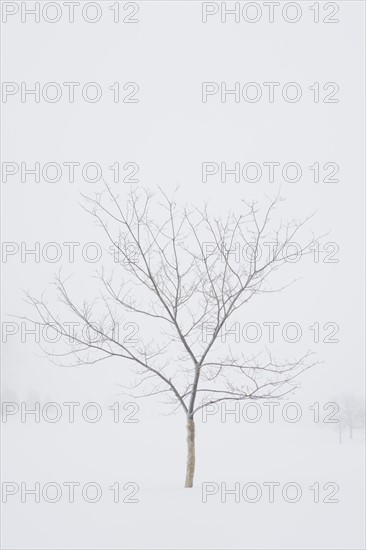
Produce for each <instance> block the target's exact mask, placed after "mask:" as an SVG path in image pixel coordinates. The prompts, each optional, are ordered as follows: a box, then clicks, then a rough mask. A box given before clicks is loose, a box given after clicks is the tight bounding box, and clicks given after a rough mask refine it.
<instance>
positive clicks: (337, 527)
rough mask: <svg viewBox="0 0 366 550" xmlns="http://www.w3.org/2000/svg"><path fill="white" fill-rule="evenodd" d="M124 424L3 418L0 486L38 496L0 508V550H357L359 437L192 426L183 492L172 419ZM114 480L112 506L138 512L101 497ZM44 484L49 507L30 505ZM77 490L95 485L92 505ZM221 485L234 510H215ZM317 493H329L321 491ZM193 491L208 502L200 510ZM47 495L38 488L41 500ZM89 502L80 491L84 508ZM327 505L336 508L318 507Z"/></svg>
mask: <svg viewBox="0 0 366 550" xmlns="http://www.w3.org/2000/svg"><path fill="white" fill-rule="evenodd" d="M109 412H111V411H109ZM136 416H138V417H139V422H138V423H122V424H117V423H116V424H115V423H113V422H111V421H110V417H109V416H107V415H106V416H105V417H103V419H102V420H101V421H100V422H98V423H96V424H88V423H84V422H83V424H81V423H80V419H79V421H77V420H76V421H75V423H74V424H72V425H70V424H67V423H63V422H62V420H61V421H60V422H59V423H57V424H47V423H45V422H42V421H41V422H40V423H39V424H35V423H33V422H31V421H29V422H28V423H25V424H22V423H20V422H18V421H16V419H15V417H14V418H13V419H11V420H10V421H8V422H7V423H6V424H3V443H4V445H5V447H6V448H7V451H6V452H4V453H3V476H2V477H3V481H5V480H6V481H13V482H17V483H18V484H19V485H20V482H21V481H24V482H26V484H27V488H32V486H33V487H34V483H35V482H36V481H39V482H40V487H41V498H40V502H39V503H35V502H34V496H32V495H26V502H24V503H22V502H21V490H20V488H19V492H18V493H17V494H15V495H10V496H9V497H8V502H7V503H6V504H3V524H4V528H3V533H2V537H3V540H2V544H3V548H7V549H19V548H22V549H23V548H27V549H34V550H36V549H37V550H38V549H49V548H57V549H100V550H102V549H107V548H110V549H117V548H118V549H140V548H151V549H168V548H172V549H173V548H174V549H185V548H189V549H198V548H199V549H211V548H212V549H225V548H227V549H229V548H230V549H231V548H232V549H239V548H240V549H290V548H292V549H294V548H296V549H314V550H315V549H329V550H335V549H342V550H351V549H352V550H353V549H361V548H364V546H363V532H362V524H363V520H362V518H363V517H364V516H363V514H364V485H363V483H362V477H363V474H362V472H363V460H364V456H363V445H364V440H363V436H361V434H360V433H357V434H355V436H354V439H353V440H349V439H347V436H345V439H344V442H343V443H342V445H340V444H339V442H338V438H337V433H336V432H334V431H332V430H328V429H321V428H320V427H319V425H312V424H311V423H310V424H309V423H305V424H306V425H303V424H304V423H302V422H300V424H301V425H300V424H299V423H297V424H290V423H284V422H274V423H273V424H268V422H262V421H260V422H258V423H256V424H250V423H248V422H245V421H243V422H239V423H235V422H234V421H233V419H230V417H229V416H228V417H227V422H226V423H221V422H219V419H217V418H216V417H215V418H214V417H213V418H208V419H207V422H206V423H202V422H199V423H198V426H197V447H198V450H197V472H196V480H195V487H194V488H193V489H184V488H183V480H184V470H185V431H184V428H185V427H184V422H183V420H184V419H183V417H181V418H180V417H179V416H178V415H176V416H169V417H164V416H157V417H154V418H152V417H151V416H152V415H151V414H150V413H148V411H146V415H145V411H144V407H142V406H140V411H139V412H138V415H136ZM148 416H150V418H148ZM81 426H82V428H81ZM71 481H74V482H79V483H80V486H79V488H78V487H76V488H75V501H74V502H73V503H70V502H68V500H69V493H68V488H67V487H66V486H63V485H62V484H63V483H64V482H71ZM117 481H118V482H119V483H120V487H121V492H120V500H122V501H123V500H134V499H136V500H138V502H119V503H115V502H114V496H115V492H113V491H112V490H111V489H109V487H111V486H112V485H113V484H114V483H115V482H117ZM49 482H56V483H58V484H59V485H60V486H61V487H62V495H61V498H60V499H59V501H58V502H55V503H51V502H47V501H45V499H44V498H43V497H42V488H43V487H44V485H45V484H46V483H49ZM88 482H95V483H98V485H99V486H100V488H101V491H102V494H101V498H100V499H99V501H98V502H95V503H91V502H85V501H84V500H83V498H82V495H81V490H80V488H81V487H83V486H84V485H85V484H86V483H88ZM128 482H131V483H134V484H137V485H138V492H136V494H134V495H133V494H132V493H135V490H136V489H137V487H136V486H135V485H134V486H127V487H126V489H123V486H124V485H125V484H126V483H128ZM268 482H277V483H279V484H280V485H277V486H275V487H274V497H273V500H274V502H270V498H269V496H270V495H269V487H268ZM290 482H292V483H296V484H297V485H298V487H300V488H301V489H300V490H301V496H300V498H299V500H298V501H297V502H288V501H286V499H284V498H283V496H282V490H283V487H284V486H285V485H286V484H287V483H290ZM204 483H210V486H209V487H208V488H207V486H204ZM221 483H226V484H227V485H226V487H227V489H233V488H234V487H235V483H240V495H239V498H240V500H239V502H235V495H234V494H227V500H226V502H222V500H223V499H222V496H223V495H222V492H221V489H220V484H221ZM247 483H256V484H257V486H259V487H260V488H261V489H260V490H261V491H262V494H261V495H260V494H259V493H258V492H257V493H256V489H255V487H257V486H252V487H251V488H248V492H247V493H245V492H244V494H245V497H243V487H244V486H245V485H246V484H247ZM264 483H267V485H263V484H264ZM315 483H319V502H314V500H315V499H316V497H315V488H313V489H312V490H311V489H309V487H310V486H313V487H314V484H315ZM326 483H331V484H332V485H331V486H328V487H327V488H326V489H324V485H325V484H326ZM334 484H336V485H337V486H338V487H339V489H338V490H335V487H336V485H334ZM215 489H216V491H215ZM294 491H296V492H297V491H298V489H296V490H295V489H294V488H291V487H290V488H289V490H288V493H287V500H291V499H294V500H296V492H294ZM335 491H336V492H335ZM205 492H209V493H210V492H212V493H214V494H207V497H206V502H203V501H202V500H204V498H203V496H204V494H206V493H205ZM55 495H56V492H55V490H54V489H52V488H50V489H49V492H48V493H47V499H49V500H51V499H52V498H53V497H54V496H55ZM94 495H96V493H94V492H93V488H91V489H90V490H89V492H88V498H90V499H93V498H94ZM129 495H130V496H129ZM297 496H299V493H297ZM327 497H328V499H329V500H336V501H338V502H324V500H327ZM237 499H238V496H237ZM250 500H257V502H250Z"/></svg>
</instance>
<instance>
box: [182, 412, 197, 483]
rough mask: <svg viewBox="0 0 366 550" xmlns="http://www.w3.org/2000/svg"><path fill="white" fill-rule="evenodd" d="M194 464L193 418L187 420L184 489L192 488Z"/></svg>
mask: <svg viewBox="0 0 366 550" xmlns="http://www.w3.org/2000/svg"><path fill="white" fill-rule="evenodd" d="M195 464H196V449H195V425H194V420H193V418H188V420H187V470H186V482H185V485H184V487H185V488H191V487H193V477H194V468H195Z"/></svg>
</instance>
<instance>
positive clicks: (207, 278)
mask: <svg viewBox="0 0 366 550" xmlns="http://www.w3.org/2000/svg"><path fill="white" fill-rule="evenodd" d="M84 199H85V201H86V202H85V205H84V208H85V209H86V210H87V211H88V212H89V213H90V214H91V215H92V216H93V217H94V219H95V220H96V222H97V224H98V225H99V226H100V227H101V228H102V229H103V231H104V233H105V235H106V237H107V239H108V240H109V242H110V243H111V246H112V252H111V253H112V254H113V255H114V259H115V262H116V265H115V269H114V270H112V272H111V273H109V274H106V272H105V271H104V269H102V271H101V272H99V273H98V277H99V279H100V283H101V288H102V291H101V295H100V298H98V299H95V300H93V301H92V302H87V301H82V303H81V304H80V303H78V302H77V301H76V300H75V299H73V298H72V297H71V295H70V292H69V290H68V289H67V288H66V280H64V279H63V278H62V277H61V275H59V276H57V277H56V281H55V285H56V287H57V295H58V300H59V302H60V303H61V304H63V306H62V307H64V306H66V308H67V311H68V313H69V315H70V312H71V313H72V315H73V316H74V317H75V319H76V320H77V321H79V322H80V323H81V324H82V325H84V326H85V327H87V331H85V330H82V331H81V330H79V329H77V330H75V331H74V333H73V335H72V338H71V339H70V333H69V331H67V330H66V328H65V326H64V325H63V323H62V317H61V316H60V308H58V310H57V312H55V311H54V308H51V307H50V305H49V304H48V303H47V301H46V300H45V299H44V298H43V297H42V298H41V299H37V298H34V297H32V296H31V295H29V294H28V299H29V302H30V303H31V304H32V305H33V306H34V307H35V308H36V310H37V311H38V314H39V318H40V320H41V323H42V324H43V325H44V326H46V327H51V326H52V327H53V329H54V330H56V332H57V333H58V334H59V335H60V336H61V337H63V339H64V341H65V343H66V344H67V345H68V346H69V348H68V350H67V351H66V352H64V353H62V354H60V353H55V352H54V351H53V352H50V351H49V350H46V351H47V353H48V355H49V356H50V357H51V359H52V358H56V359H54V360H55V361H56V362H57V363H58V364H60V365H63V366H66V365H67V366H76V365H88V364H95V363H97V362H99V361H104V360H105V359H107V358H112V357H114V358H119V359H123V360H125V361H126V362H129V363H131V364H133V365H135V367H136V372H137V375H138V381H137V383H136V384H134V385H133V387H132V388H130V389H129V391H133V395H134V397H146V396H151V395H159V396H162V397H163V400H164V402H167V403H168V404H170V405H171V406H172V411H171V412H174V411H175V410H177V409H181V410H182V411H183V412H184V414H185V416H186V419H187V442H188V453H187V468H186V479H185V487H192V486H193V477H194V471H195V422H194V417H195V414H196V413H197V412H198V411H200V410H202V409H203V408H204V407H207V406H208V405H211V404H215V403H219V402H222V401H230V400H231V401H241V400H249V399H252V400H254V399H263V398H265V399H269V398H274V399H278V398H281V397H283V396H285V395H286V394H287V393H289V392H291V391H293V389H294V387H295V386H296V382H297V379H298V377H299V375H300V374H301V373H302V372H303V371H304V370H306V369H308V368H310V367H311V366H312V365H313V364H315V362H314V360H313V357H312V353H311V352H307V353H306V354H305V355H303V356H302V357H300V358H297V359H289V360H286V361H282V362H278V361H276V360H275V359H274V358H273V357H272V356H271V354H270V353H268V352H267V354H266V357H265V358H264V359H263V358H262V357H261V355H256V356H254V357H247V356H244V355H239V354H237V353H235V352H233V351H232V350H231V349H229V352H227V351H225V354H224V356H221V355H220V353H219V351H220V349H218V348H220V347H221V348H222V346H218V344H219V338H218V337H219V335H220V332H221V331H222V329H223V327H224V325H225V323H226V322H227V321H228V320H229V319H232V318H233V317H234V315H235V313H236V312H237V311H238V310H239V309H241V308H243V307H244V306H245V304H246V303H247V302H248V301H249V300H251V299H252V298H254V297H255V296H256V295H260V294H264V293H268V292H275V291H277V290H282V289H283V288H286V286H288V285H285V286H282V287H281V286H279V287H278V286H277V287H275V288H274V287H273V286H270V284H269V283H270V282H271V283H272V285H273V280H275V273H276V272H277V270H278V269H279V268H280V267H282V266H285V265H286V264H287V265H289V262H290V261H291V260H293V259H294V254H297V255H300V256H303V255H306V254H307V253H309V252H310V251H311V245H312V244H314V242H315V239H314V237H313V236H312V237H311V238H310V237H309V239H308V240H307V241H306V242H305V243H303V244H302V245H299V244H297V246H296V247H295V253H294V246H293V243H294V242H295V239H296V240H297V239H298V237H299V238H300V232H301V231H300V230H302V229H303V226H304V224H305V223H306V222H307V221H308V219H309V218H307V219H305V220H303V221H296V220H291V221H287V222H284V221H283V220H281V219H279V220H278V223H276V224H274V223H273V222H272V216H273V214H274V211H275V207H276V204H277V203H278V202H279V201H280V200H281V199H280V197H279V196H277V197H276V198H275V199H274V200H268V204H267V206H266V207H265V209H264V210H262V211H261V210H260V209H259V208H258V206H257V204H256V203H247V202H245V201H243V202H242V205H241V206H242V211H243V212H242V213H241V214H234V213H232V212H231V213H229V214H227V215H226V216H225V218H222V217H221V218H217V217H214V216H212V215H210V214H209V212H208V208H207V205H206V207H205V208H203V209H201V210H200V209H198V208H196V207H194V206H189V205H186V206H184V207H178V206H177V204H176V203H175V201H174V198H173V199H169V198H168V197H167V196H166V195H165V194H164V193H163V192H162V191H161V192H160V200H159V201H156V200H153V195H152V194H150V193H149V192H148V191H146V190H135V191H132V192H131V193H130V194H129V197H128V200H127V201H125V202H124V204H122V201H121V200H120V199H119V197H118V196H116V195H115V194H114V193H113V192H112V190H111V188H110V187H109V186H108V185H107V184H106V190H105V191H104V192H103V193H102V194H99V195H97V196H96V198H91V197H84ZM296 242H297V243H298V240H297V241H296ZM268 243H271V246H268ZM238 245H239V246H240V248H241V250H243V249H245V250H246V255H245V257H243V255H241V257H240V259H239V261H238V257H237V254H236V252H237V246H238ZM297 259H299V258H297ZM122 276H123V279H122ZM289 284H291V283H289ZM60 307H61V305H60ZM122 313H123V314H128V315H129V318H131V316H135V315H136V316H142V317H143V316H144V317H145V318H147V319H152V320H153V321H154V323H158V324H159V329H160V330H161V336H160V340H159V342H158V343H156V342H155V341H154V340H149V341H148V340H147V339H146V338H145V341H144V342H141V341H140V339H139V342H138V343H137V344H129V343H128V342H127V343H126V342H125V341H120V339H119V338H118V337H116V333H115V330H110V327H116V326H117V325H118V324H119V323H120V322H121V319H122V318H121V314H122ZM32 320H33V321H34V319H32ZM203 327H205V329H206V334H207V327H209V329H210V330H209V338H203V336H202V334H203ZM146 332H148V331H146ZM225 349H226V348H225ZM60 357H62V359H60ZM65 361H66V363H65ZM138 388H141V389H143V391H142V393H140V395H137V394H136V391H139V390H138Z"/></svg>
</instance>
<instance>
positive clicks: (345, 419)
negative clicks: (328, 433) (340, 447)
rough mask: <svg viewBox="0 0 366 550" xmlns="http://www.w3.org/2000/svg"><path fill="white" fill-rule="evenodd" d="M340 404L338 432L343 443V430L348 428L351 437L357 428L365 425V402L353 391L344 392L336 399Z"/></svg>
mask: <svg viewBox="0 0 366 550" xmlns="http://www.w3.org/2000/svg"><path fill="white" fill-rule="evenodd" d="M334 401H335V402H336V403H337V404H338V407H339V409H338V413H337V417H336V418H337V420H338V433H339V443H342V432H343V430H344V429H345V428H348V434H349V438H350V439H352V438H353V432H354V430H356V429H362V428H363V427H364V426H365V403H364V401H363V400H362V399H361V398H360V397H357V396H355V395H354V394H353V393H342V394H341V395H339V396H338V397H336V398H335V399H334Z"/></svg>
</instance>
